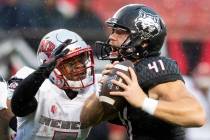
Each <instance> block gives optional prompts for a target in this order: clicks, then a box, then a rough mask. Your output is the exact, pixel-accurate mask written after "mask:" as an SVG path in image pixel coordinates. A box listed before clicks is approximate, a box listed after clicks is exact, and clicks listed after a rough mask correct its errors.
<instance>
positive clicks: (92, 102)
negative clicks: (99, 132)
mask: <svg viewBox="0 0 210 140" xmlns="http://www.w3.org/2000/svg"><path fill="white" fill-rule="evenodd" d="M116 116H117V113H116V112H115V113H114V112H106V111H105V108H104V106H103V105H102V103H101V102H100V101H99V99H98V97H97V95H96V94H93V95H91V96H90V97H89V98H88V99H87V100H86V101H85V104H84V106H83V109H82V112H81V115H80V121H81V123H82V126H83V127H90V126H94V125H97V124H99V123H101V122H102V121H105V120H109V119H112V118H115V117H116Z"/></svg>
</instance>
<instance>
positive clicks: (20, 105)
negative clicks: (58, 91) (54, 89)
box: [11, 69, 45, 117]
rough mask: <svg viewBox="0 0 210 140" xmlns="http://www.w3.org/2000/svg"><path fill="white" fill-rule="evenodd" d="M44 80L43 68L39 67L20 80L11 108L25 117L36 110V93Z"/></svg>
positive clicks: (17, 114)
mask: <svg viewBox="0 0 210 140" xmlns="http://www.w3.org/2000/svg"><path fill="white" fill-rule="evenodd" d="M44 80H45V76H43V74H42V69H38V70H36V71H35V72H33V73H32V74H30V75H29V76H28V77H26V78H25V79H24V80H22V81H21V82H20V84H19V85H18V86H17V88H16V89H15V91H14V94H13V97H12V100H11V108H12V111H13V112H14V114H15V115H16V116H19V117H23V116H26V115H28V114H29V113H32V112H34V111H35V110H36V107H37V101H36V99H35V95H36V93H37V91H38V89H39V87H40V86H41V85H42V83H43V82H44Z"/></svg>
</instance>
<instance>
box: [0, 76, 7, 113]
mask: <svg viewBox="0 0 210 140" xmlns="http://www.w3.org/2000/svg"><path fill="white" fill-rule="evenodd" d="M7 93H8V91H7V84H6V82H5V81H4V79H3V77H2V76H1V75H0V110H2V109H4V108H7Z"/></svg>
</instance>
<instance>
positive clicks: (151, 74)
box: [135, 57, 184, 90]
mask: <svg viewBox="0 0 210 140" xmlns="http://www.w3.org/2000/svg"><path fill="white" fill-rule="evenodd" d="M135 70H136V73H137V77H138V81H139V83H140V85H141V86H142V87H143V89H144V90H148V89H150V88H152V87H154V86H155V85H157V84H161V83H165V82H170V81H175V80H182V81H184V80H183V78H182V76H181V74H180V71H179V68H178V65H177V63H176V61H174V60H172V59H170V58H167V57H148V58H144V59H141V60H140V61H139V62H138V63H137V64H135Z"/></svg>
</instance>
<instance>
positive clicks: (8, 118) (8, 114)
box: [0, 75, 17, 131]
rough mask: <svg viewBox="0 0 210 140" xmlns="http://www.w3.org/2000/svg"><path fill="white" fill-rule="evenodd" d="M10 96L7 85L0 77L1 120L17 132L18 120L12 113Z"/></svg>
mask: <svg viewBox="0 0 210 140" xmlns="http://www.w3.org/2000/svg"><path fill="white" fill-rule="evenodd" d="M9 99H10V98H9V96H8V90H7V83H6V81H5V80H4V79H3V77H2V76H1V75H0V119H1V121H5V122H6V123H7V124H8V125H9V127H10V128H12V129H13V130H14V131H16V127H17V120H16V117H15V116H14V114H13V113H12V111H11V109H10V107H8V106H10V100H9ZM0 124H1V123H0Z"/></svg>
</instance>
